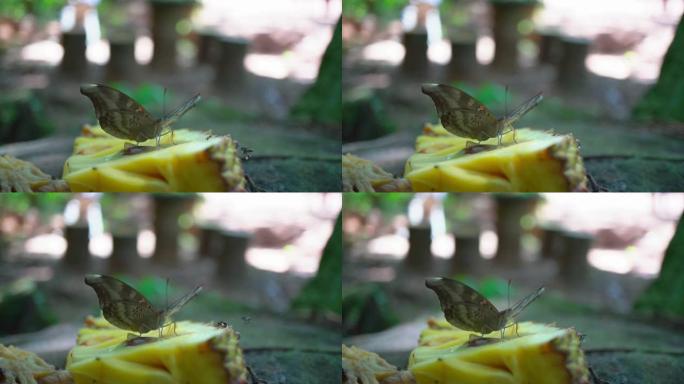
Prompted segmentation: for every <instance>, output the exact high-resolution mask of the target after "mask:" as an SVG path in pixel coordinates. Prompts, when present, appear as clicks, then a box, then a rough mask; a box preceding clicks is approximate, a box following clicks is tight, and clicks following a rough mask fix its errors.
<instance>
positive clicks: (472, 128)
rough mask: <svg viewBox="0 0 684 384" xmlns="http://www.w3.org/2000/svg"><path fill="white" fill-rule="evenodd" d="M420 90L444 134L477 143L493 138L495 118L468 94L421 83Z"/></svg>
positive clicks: (455, 89) (495, 133)
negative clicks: (447, 133) (465, 138)
mask: <svg viewBox="0 0 684 384" xmlns="http://www.w3.org/2000/svg"><path fill="white" fill-rule="evenodd" d="M421 89H422V91H423V93H424V94H426V95H428V96H430V98H431V99H432V101H433V102H434V103H435V108H436V109H437V114H438V115H439V119H440V121H441V122H442V125H443V126H444V128H445V129H446V130H447V131H449V132H451V133H453V134H455V135H458V136H462V137H468V138H472V139H477V140H480V141H481V140H486V139H488V138H490V137H494V136H496V135H497V133H498V120H497V118H496V116H494V114H493V113H492V112H491V111H490V110H489V109H487V107H485V106H484V105H483V104H482V103H480V102H479V101H477V100H475V98H473V97H472V96H470V95H469V94H467V93H465V92H464V91H462V90H460V89H458V88H454V87H450V86H448V85H444V84H423V86H422V88H421Z"/></svg>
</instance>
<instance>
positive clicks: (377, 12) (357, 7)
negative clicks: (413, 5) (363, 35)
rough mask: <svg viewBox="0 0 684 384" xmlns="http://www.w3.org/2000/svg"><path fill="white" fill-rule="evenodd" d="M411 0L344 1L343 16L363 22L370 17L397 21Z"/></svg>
mask: <svg viewBox="0 0 684 384" xmlns="http://www.w3.org/2000/svg"><path fill="white" fill-rule="evenodd" d="M408 3H409V0H344V1H343V2H342V14H343V15H344V17H347V18H350V19H355V20H362V19H364V18H365V17H367V16H368V15H374V16H377V17H378V18H380V19H381V20H385V21H388V20H392V19H397V18H399V17H400V16H401V11H402V9H404V7H406V6H407V5H408Z"/></svg>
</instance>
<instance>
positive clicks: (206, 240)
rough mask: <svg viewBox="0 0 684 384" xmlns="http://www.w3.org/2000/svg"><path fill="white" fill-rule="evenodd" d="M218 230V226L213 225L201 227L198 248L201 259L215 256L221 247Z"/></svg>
mask: <svg viewBox="0 0 684 384" xmlns="http://www.w3.org/2000/svg"><path fill="white" fill-rule="evenodd" d="M219 231H220V230H219V228H217V227H214V226H209V225H208V226H203V227H201V229H200V236H199V237H200V239H199V250H198V253H199V257H200V258H201V259H206V258H212V259H215V258H216V254H217V253H218V251H219V250H220V249H221V244H220V240H221V239H220V237H219Z"/></svg>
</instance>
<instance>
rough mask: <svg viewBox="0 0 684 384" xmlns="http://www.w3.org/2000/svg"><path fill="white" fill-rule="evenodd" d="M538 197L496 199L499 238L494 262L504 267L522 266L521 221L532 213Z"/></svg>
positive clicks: (514, 196) (501, 196) (506, 196)
mask: <svg viewBox="0 0 684 384" xmlns="http://www.w3.org/2000/svg"><path fill="white" fill-rule="evenodd" d="M536 201H537V197H536V196H525V195H521V196H517V195H500V196H497V197H496V234H497V236H498V238H499V243H498V246H497V247H496V257H495V258H494V262H495V263H497V264H499V265H502V266H517V265H520V262H521V259H520V239H521V238H522V235H523V229H522V226H521V225H520V219H521V218H522V217H523V216H524V215H525V214H528V213H530V212H531V210H532V208H533V207H534V204H535V203H536Z"/></svg>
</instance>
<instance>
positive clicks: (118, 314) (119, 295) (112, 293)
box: [85, 275, 202, 335]
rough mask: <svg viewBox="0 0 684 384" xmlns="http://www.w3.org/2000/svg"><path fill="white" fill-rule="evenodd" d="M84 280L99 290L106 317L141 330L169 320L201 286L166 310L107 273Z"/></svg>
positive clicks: (121, 325)
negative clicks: (154, 304)
mask: <svg viewBox="0 0 684 384" xmlns="http://www.w3.org/2000/svg"><path fill="white" fill-rule="evenodd" d="M85 283H86V284H87V285H89V286H91V287H92V288H93V289H94V290H95V293H96V294H97V299H98V300H99V302H100V308H101V309H102V314H103V315H104V318H105V319H107V321H109V322H110V323H112V324H113V325H115V326H117V327H119V328H121V329H125V330H129V331H133V332H138V333H139V334H141V335H142V334H143V333H146V332H148V331H151V330H153V329H159V330H160V332H161V328H162V327H164V326H166V325H167V324H169V323H170V319H171V316H173V315H174V314H175V313H176V312H178V311H179V310H180V309H181V308H183V306H184V305H185V304H187V303H188V302H189V301H190V300H192V299H193V298H194V297H195V296H197V294H198V293H199V292H200V291H201V290H202V287H201V286H198V287H196V288H195V289H194V290H193V291H192V292H190V293H188V294H187V295H185V296H183V297H181V298H180V299H178V301H176V302H175V303H174V304H172V305H170V306H169V307H168V308H166V309H164V310H157V309H155V308H154V307H153V306H152V304H151V303H150V302H149V301H148V300H147V299H146V298H145V296H143V295H142V294H141V293H140V292H138V291H136V290H135V288H133V287H131V286H130V285H128V284H126V283H124V282H123V281H121V280H119V279H117V278H114V277H111V276H106V275H86V277H85Z"/></svg>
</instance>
